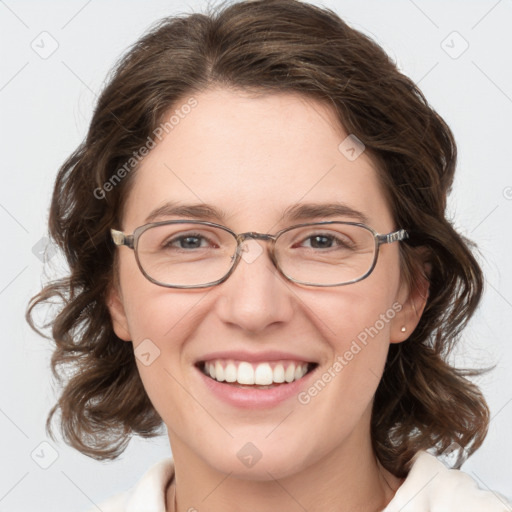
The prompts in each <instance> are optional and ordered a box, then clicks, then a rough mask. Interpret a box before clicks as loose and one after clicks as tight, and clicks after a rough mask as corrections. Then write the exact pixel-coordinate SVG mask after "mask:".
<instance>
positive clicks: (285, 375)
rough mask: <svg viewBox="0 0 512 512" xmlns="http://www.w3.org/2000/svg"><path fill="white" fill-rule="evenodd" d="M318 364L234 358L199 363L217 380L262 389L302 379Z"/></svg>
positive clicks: (207, 373) (205, 372) (206, 373)
mask: <svg viewBox="0 0 512 512" xmlns="http://www.w3.org/2000/svg"><path fill="white" fill-rule="evenodd" d="M315 366H316V364H315V363H307V362H305V361H290V360H280V361H268V362H267V361H262V362H258V363H250V362H248V361H237V360H233V359H214V360H210V361H203V362H202V363H200V364H199V368H200V369H201V370H202V372H203V373H204V374H205V375H206V376H208V377H210V378H211V379H213V380H215V381H217V382H225V383H228V384H233V385H237V384H238V385H240V386H244V387H245V386H253V387H256V386H257V387H259V388H260V389H262V388H261V387H262V386H265V387H274V386H275V385H277V384H284V383H287V384H289V383H292V382H295V381H297V380H300V379H302V377H304V376H305V375H306V374H307V373H309V371H311V370H312V369H313V368H314V367H315Z"/></svg>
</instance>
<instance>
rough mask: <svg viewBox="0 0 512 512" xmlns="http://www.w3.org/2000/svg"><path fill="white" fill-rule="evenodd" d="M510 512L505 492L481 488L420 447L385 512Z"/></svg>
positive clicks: (510, 507) (510, 506)
mask: <svg viewBox="0 0 512 512" xmlns="http://www.w3.org/2000/svg"><path fill="white" fill-rule="evenodd" d="M484 510H485V511H486V512H510V511H511V510H512V505H510V504H509V503H508V502H507V500H506V499H505V497H504V496H501V495H500V494H498V493H495V492H492V491H485V490H483V489H480V488H479V487H478V485H477V483H476V481H475V480H474V479H473V478H471V477H470V476H469V475H468V474H466V473H464V472H463V471H460V470H456V469H448V468H447V467H446V466H445V465H444V464H443V463H442V462H440V461H439V460H438V459H437V458H436V457H434V456H433V455H431V454H430V453H427V452H425V451H420V452H418V453H417V454H416V456H415V458H414V462H413V465H412V467H411V470H410V472H409V474H408V476H407V478H406V479H405V481H404V483H403V484H402V485H401V486H400V488H399V489H398V491H397V492H396V494H395V497H394V498H393V499H392V500H391V502H390V503H389V504H388V506H387V507H386V508H385V509H384V511H383V512H398V511H400V512H482V511H484Z"/></svg>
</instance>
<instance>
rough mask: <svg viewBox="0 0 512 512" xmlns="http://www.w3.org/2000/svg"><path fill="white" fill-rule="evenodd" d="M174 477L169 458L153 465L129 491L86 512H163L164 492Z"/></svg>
mask: <svg viewBox="0 0 512 512" xmlns="http://www.w3.org/2000/svg"><path fill="white" fill-rule="evenodd" d="M173 477H174V463H173V460H172V459H170V458H166V459H162V460H161V461H159V462H157V463H156V464H155V465H153V466H152V467H151V468H150V469H149V470H148V471H147V472H146V473H145V474H144V475H143V476H142V478H141V479H140V480H139V481H138V482H137V483H136V484H135V485H134V486H133V487H132V488H130V489H128V490H126V491H124V492H121V493H119V494H116V495H114V496H112V497H110V498H109V499H107V500H106V501H104V502H102V503H100V504H98V505H95V506H94V507H92V508H91V509H90V510H88V511H87V512H97V511H98V509H99V510H101V511H102V512H165V490H166V488H167V485H168V484H169V483H170V481H171V480H172V478H173Z"/></svg>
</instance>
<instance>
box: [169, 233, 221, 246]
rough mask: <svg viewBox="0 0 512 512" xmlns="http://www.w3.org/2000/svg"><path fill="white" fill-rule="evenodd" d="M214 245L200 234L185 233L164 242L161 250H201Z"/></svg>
mask: <svg viewBox="0 0 512 512" xmlns="http://www.w3.org/2000/svg"><path fill="white" fill-rule="evenodd" d="M215 245H216V244H214V243H213V242H212V241H211V240H210V239H208V238H207V237H205V236H204V235H202V234H200V233H187V234H185V235H180V236H175V237H173V238H170V239H168V240H166V241H164V242H163V243H162V249H185V250H187V249H202V248H205V247H211V246H215Z"/></svg>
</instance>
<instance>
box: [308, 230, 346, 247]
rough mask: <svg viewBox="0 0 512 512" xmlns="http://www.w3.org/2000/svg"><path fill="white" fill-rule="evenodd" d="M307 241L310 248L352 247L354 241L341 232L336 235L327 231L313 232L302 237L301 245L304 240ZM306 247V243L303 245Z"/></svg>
mask: <svg viewBox="0 0 512 512" xmlns="http://www.w3.org/2000/svg"><path fill="white" fill-rule="evenodd" d="M306 241H309V247H310V248H311V249H333V248H338V249H353V248H354V243H353V242H352V241H351V240H350V238H348V237H347V236H344V235H343V234H341V233H338V234H336V235H333V234H327V233H314V234H311V235H309V236H307V237H306V238H304V239H303V241H302V242H301V245H302V244H304V242H306ZM302 246H304V245H302ZM305 247H308V245H305Z"/></svg>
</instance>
